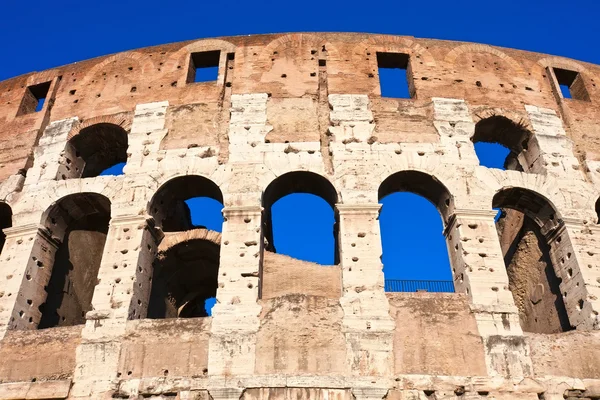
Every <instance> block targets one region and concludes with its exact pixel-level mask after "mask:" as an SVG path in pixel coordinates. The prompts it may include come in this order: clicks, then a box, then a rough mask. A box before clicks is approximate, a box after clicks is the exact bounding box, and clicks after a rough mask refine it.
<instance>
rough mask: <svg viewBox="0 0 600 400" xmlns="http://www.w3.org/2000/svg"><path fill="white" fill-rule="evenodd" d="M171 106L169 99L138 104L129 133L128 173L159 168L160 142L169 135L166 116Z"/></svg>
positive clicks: (145, 171) (125, 169)
mask: <svg viewBox="0 0 600 400" xmlns="http://www.w3.org/2000/svg"><path fill="white" fill-rule="evenodd" d="M167 107H169V102H168V101H159V102H155V103H146V104H138V105H137V106H136V107H135V114H134V116H133V122H132V124H131V132H130V133H129V135H128V139H127V141H128V146H127V157H128V158H127V164H126V165H125V167H124V168H123V172H124V173H125V174H127V175H129V174H134V173H142V174H147V173H148V172H149V171H156V170H158V163H159V162H160V160H159V158H158V157H156V154H157V153H158V152H159V149H160V142H161V141H162V140H163V138H164V137H165V136H166V135H167V132H168V130H167V129H165V117H166V113H167Z"/></svg>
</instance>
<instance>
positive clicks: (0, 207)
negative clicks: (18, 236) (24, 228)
mask: <svg viewBox="0 0 600 400" xmlns="http://www.w3.org/2000/svg"><path fill="white" fill-rule="evenodd" d="M10 227H12V209H11V208H10V206H9V205H8V204H6V203H5V202H3V201H0V253H2V248H3V247H4V242H5V240H6V235H5V234H4V232H3V231H2V230H3V229H6V228H10Z"/></svg>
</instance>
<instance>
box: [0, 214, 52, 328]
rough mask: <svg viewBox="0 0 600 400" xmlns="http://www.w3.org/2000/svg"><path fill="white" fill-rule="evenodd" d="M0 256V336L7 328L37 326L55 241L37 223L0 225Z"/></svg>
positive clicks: (45, 294) (44, 296) (48, 277)
mask: <svg viewBox="0 0 600 400" xmlns="http://www.w3.org/2000/svg"><path fill="white" fill-rule="evenodd" d="M4 233H5V234H6V242H5V244H4V249H3V250H2V257H1V259H0V274H1V276H2V277H3V278H4V279H2V280H1V281H0V307H1V308H0V337H4V334H5V333H6V330H8V329H37V326H38V323H39V321H40V318H41V316H42V314H41V312H40V311H39V308H38V307H39V306H40V305H41V304H43V303H44V302H45V301H46V296H47V294H48V293H47V292H46V290H45V289H44V287H45V286H46V285H47V284H48V281H49V280H50V274H51V273H52V265H53V262H54V254H55V253H56V249H57V247H58V242H57V241H56V240H55V239H53V238H52V237H51V236H50V235H49V234H48V232H47V231H45V230H42V229H40V228H39V225H38V224H29V225H23V226H15V227H12V228H7V229H4Z"/></svg>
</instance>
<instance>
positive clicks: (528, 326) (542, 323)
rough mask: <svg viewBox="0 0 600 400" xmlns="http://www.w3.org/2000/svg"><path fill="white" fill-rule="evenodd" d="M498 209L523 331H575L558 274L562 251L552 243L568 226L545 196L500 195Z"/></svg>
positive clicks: (520, 191)
mask: <svg viewBox="0 0 600 400" xmlns="http://www.w3.org/2000/svg"><path fill="white" fill-rule="evenodd" d="M492 206H493V208H500V209H501V210H502V212H501V214H500V217H499V218H498V220H497V222H496V227H497V229H498V235H499V238H500V246H501V248H502V254H503V256H504V263H505V265H506V271H507V275H508V279H509V289H510V291H511V292H512V294H513V298H514V301H515V304H516V306H517V308H518V310H519V318H520V320H521V326H522V328H523V330H524V331H527V332H535V333H557V332H564V331H567V330H570V329H571V325H570V323H569V318H568V314H567V311H566V307H565V304H564V302H563V294H562V293H561V290H560V283H561V279H560V278H558V277H557V275H556V272H555V268H554V265H556V262H557V260H556V258H557V251H560V249H557V248H552V247H551V246H550V245H549V241H548V237H551V236H553V234H554V232H555V231H556V230H557V229H558V228H559V227H560V225H562V220H561V219H560V216H559V215H558V213H557V212H556V210H555V208H554V206H553V205H552V204H551V203H550V201H548V200H547V199H546V198H544V197H543V196H541V195H539V194H537V193H535V192H533V191H531V190H528V189H523V188H518V187H511V188H506V189H503V190H500V191H499V192H498V193H496V195H495V196H494V198H493V200H492ZM554 243H555V244H556V242H554ZM553 246H554V245H553ZM558 258H561V257H560V256H558Z"/></svg>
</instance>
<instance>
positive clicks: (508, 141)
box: [471, 115, 532, 171]
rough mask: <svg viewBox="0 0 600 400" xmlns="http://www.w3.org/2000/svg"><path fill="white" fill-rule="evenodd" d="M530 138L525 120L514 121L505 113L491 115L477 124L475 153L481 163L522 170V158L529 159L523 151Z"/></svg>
mask: <svg viewBox="0 0 600 400" xmlns="http://www.w3.org/2000/svg"><path fill="white" fill-rule="evenodd" d="M531 138H532V133H531V132H530V131H529V130H528V129H527V128H525V126H524V123H522V122H519V123H515V122H513V121H512V120H510V119H509V118H506V117H504V116H501V115H492V116H490V117H487V118H484V119H482V120H480V121H479V122H478V123H477V124H476V125H475V133H474V135H473V137H472V138H471V141H472V142H473V143H474V144H475V153H476V154H477V157H478V158H479V164H480V165H482V166H484V167H488V168H498V169H503V170H515V171H523V170H524V168H523V166H522V165H521V160H523V161H526V158H527V157H526V156H527V154H526V153H524V152H526V151H527V148H528V147H529V141H530V140H531ZM526 167H528V166H527V165H526Z"/></svg>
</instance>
